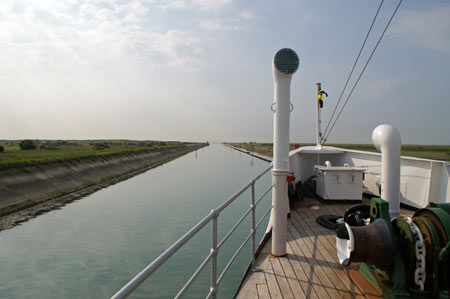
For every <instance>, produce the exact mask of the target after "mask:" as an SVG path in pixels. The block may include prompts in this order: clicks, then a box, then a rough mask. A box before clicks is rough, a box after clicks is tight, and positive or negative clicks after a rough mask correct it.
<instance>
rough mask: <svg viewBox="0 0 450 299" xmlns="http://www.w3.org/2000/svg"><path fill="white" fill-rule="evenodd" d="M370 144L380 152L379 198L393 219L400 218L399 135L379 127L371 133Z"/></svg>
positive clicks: (390, 128) (390, 127)
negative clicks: (386, 203) (386, 204)
mask: <svg viewBox="0 0 450 299" xmlns="http://www.w3.org/2000/svg"><path fill="white" fill-rule="evenodd" d="M372 142H373V145H374V146H375V147H376V148H377V149H378V150H379V151H381V198H382V199H384V200H386V201H387V202H388V203H389V214H390V215H391V217H392V218H395V217H398V216H400V148H401V137H400V133H399V132H398V131H397V129H395V128H394V127H393V126H391V125H379V126H378V127H376V128H375V130H373V132H372Z"/></svg>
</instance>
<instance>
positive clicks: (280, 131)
mask: <svg viewBox="0 0 450 299" xmlns="http://www.w3.org/2000/svg"><path fill="white" fill-rule="evenodd" d="M272 66H273V77H274V97H275V103H274V104H275V115H274V130H273V170H272V181H273V185H274V187H273V191H272V254H273V255H274V256H284V255H286V243H287V214H288V210H289V207H288V205H289V200H288V193H287V192H288V191H287V189H288V185H287V176H288V175H289V173H290V168H289V117H290V116H289V114H290V108H291V102H290V97H291V79H292V75H293V74H294V73H295V72H296V71H297V69H298V66H299V59H298V56H297V54H296V53H295V52H294V51H293V50H291V49H287V48H284V49H281V50H279V51H278V52H277V54H276V55H275V58H274V60H273V65H272Z"/></svg>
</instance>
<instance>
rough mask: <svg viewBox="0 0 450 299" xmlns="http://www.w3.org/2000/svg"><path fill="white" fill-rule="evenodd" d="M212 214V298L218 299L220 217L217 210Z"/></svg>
mask: <svg viewBox="0 0 450 299" xmlns="http://www.w3.org/2000/svg"><path fill="white" fill-rule="evenodd" d="M211 212H212V213H214V218H213V229H212V231H213V236H212V247H211V251H212V253H213V255H212V258H211V293H212V296H211V298H213V299H216V298H217V254H218V249H217V217H218V216H219V215H218V213H217V211H216V210H212V211H211Z"/></svg>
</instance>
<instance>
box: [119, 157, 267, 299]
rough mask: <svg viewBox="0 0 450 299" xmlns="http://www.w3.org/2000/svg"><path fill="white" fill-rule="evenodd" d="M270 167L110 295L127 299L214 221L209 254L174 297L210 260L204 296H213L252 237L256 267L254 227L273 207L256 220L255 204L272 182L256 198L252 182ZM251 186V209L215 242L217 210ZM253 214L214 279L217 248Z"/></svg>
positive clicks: (185, 287) (178, 296)
mask: <svg viewBox="0 0 450 299" xmlns="http://www.w3.org/2000/svg"><path fill="white" fill-rule="evenodd" d="M271 169H272V165H271V166H270V167H268V168H267V169H265V170H264V171H263V172H261V173H260V174H258V175H257V176H256V177H255V178H253V179H252V180H251V181H250V182H249V183H248V184H247V185H245V186H244V187H242V188H241V189H240V190H239V191H237V192H236V193H235V194H234V195H232V196H231V197H230V198H228V199H227V200H226V201H225V202H223V203H222V204H221V205H220V206H218V207H217V208H216V209H214V210H211V212H210V213H209V214H208V215H207V216H206V217H205V218H203V219H202V220H200V222H198V223H197V224H196V225H194V227H192V228H191V229H190V230H189V231H188V232H187V233H185V234H184V235H183V236H182V237H181V238H180V239H178V240H177V241H176V242H175V243H173V244H172V246H170V247H169V248H167V249H166V251H164V252H163V253H162V254H161V255H160V256H159V257H158V258H156V259H155V260H154V261H153V262H152V263H151V264H150V265H148V266H147V267H146V268H145V269H144V270H142V271H141V272H140V273H139V274H138V275H136V276H135V277H134V278H133V279H132V280H130V281H129V282H128V283H127V284H126V285H125V286H123V287H122V288H121V289H120V290H119V291H118V292H117V293H116V294H115V295H114V296H113V297H111V298H114V299H116V298H126V297H128V296H129V295H130V294H131V293H132V292H133V291H134V290H135V289H136V288H137V287H139V285H141V283H143V282H144V281H145V280H146V279H147V278H148V277H150V275H152V274H153V273H154V272H155V271H156V270H157V269H158V268H159V267H160V266H161V265H163V264H164V263H165V262H166V261H167V260H169V258H170V257H171V256H172V255H173V254H174V253H175V252H177V251H178V249H180V248H181V247H183V245H184V244H186V243H187V242H188V241H189V240H190V239H191V238H192V237H193V236H195V235H196V234H197V233H198V232H199V231H201V230H202V229H203V228H204V227H205V226H206V225H207V224H208V223H209V222H211V221H212V222H213V230H212V231H213V234H212V246H211V251H210V253H209V254H208V256H207V257H206V258H205V259H204V260H203V262H202V263H201V264H200V266H199V267H198V268H197V270H196V271H195V272H194V274H192V276H191V277H190V278H189V280H188V281H187V282H186V284H185V285H184V286H183V287H182V288H181V290H180V291H179V292H178V294H177V295H176V296H175V298H181V297H182V296H183V295H184V294H185V293H186V291H187V290H188V289H189V287H190V286H191V285H192V283H193V282H194V281H195V280H196V279H197V277H198V276H199V275H200V273H201V272H202V270H203V269H204V268H205V267H206V265H207V264H208V263H209V262H210V261H211V285H210V290H209V293H208V295H207V296H206V298H214V299H215V298H216V295H217V291H218V287H219V285H220V283H221V282H222V279H223V277H224V275H225V273H226V272H227V271H228V269H229V268H230V266H231V264H232V263H233V262H234V260H235V259H236V257H237V256H238V255H239V253H240V252H241V251H242V249H243V248H244V246H245V245H246V244H247V242H248V241H249V240H250V239H252V244H251V245H252V248H251V250H252V261H251V263H252V267H253V268H254V269H256V267H255V254H256V240H255V237H256V230H257V229H258V227H259V226H260V225H261V223H262V222H263V220H264V219H265V218H266V217H267V215H268V214H269V213H270V211H271V210H272V206H270V208H269V209H268V210H267V211H266V212H265V213H264V214H263V216H262V217H261V218H260V220H259V221H258V222H256V221H255V217H256V216H255V209H256V206H257V205H258V204H259V203H260V202H261V200H262V199H263V198H264V197H265V196H266V195H267V194H268V193H269V192H270V190H272V188H273V185H271V186H270V187H269V188H268V189H267V190H266V191H264V192H263V193H262V194H261V196H260V197H259V198H258V199H257V200H255V183H256V181H257V180H259V179H260V178H261V177H262V176H263V175H264V174H266V173H267V172H268V171H269V170H271ZM249 188H251V204H250V208H249V209H248V210H247V211H246V212H245V213H244V215H242V217H241V218H240V219H239V220H238V221H237V222H236V224H235V225H234V226H233V227H232V228H231V229H230V231H229V232H228V233H227V234H226V235H225V237H224V238H223V239H222V240H221V241H220V242H217V220H218V218H219V215H220V213H221V212H222V211H223V210H224V209H225V208H227V207H228V206H229V205H230V204H231V203H232V202H233V201H234V200H236V199H237V198H238V197H239V196H240V195H241V194H242V193H244V192H245V191H246V190H248V189H249ZM250 213H251V214H252V221H251V230H250V234H249V235H248V236H247V238H245V240H244V242H243V243H242V244H241V245H240V246H239V248H238V249H237V250H236V252H235V253H234V254H233V256H232V257H231V259H230V260H229V261H228V263H227V265H226V266H225V268H224V269H223V271H222V273H221V274H220V275H219V278H217V274H218V272H217V256H218V254H219V251H220V248H221V247H222V245H223V244H224V243H225V241H226V240H228V238H229V237H230V236H231V235H232V234H233V232H234V231H235V230H236V229H237V228H238V226H239V225H240V224H241V223H242V222H243V221H244V219H245V218H246V217H247V216H248V214H250Z"/></svg>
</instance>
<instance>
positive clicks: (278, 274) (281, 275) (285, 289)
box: [269, 257, 294, 299]
mask: <svg viewBox="0 0 450 299" xmlns="http://www.w3.org/2000/svg"><path fill="white" fill-rule="evenodd" d="M282 258H283V257H280V258H275V257H274V258H270V259H269V260H270V263H271V264H272V269H273V273H274V274H275V278H276V280H277V282H278V286H279V287H280V290H281V293H282V294H283V298H285V299H294V294H293V293H292V289H291V287H290V285H289V282H288V280H287V275H286V273H285V272H284V270H283V267H282V266H281V263H280V259H282Z"/></svg>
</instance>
